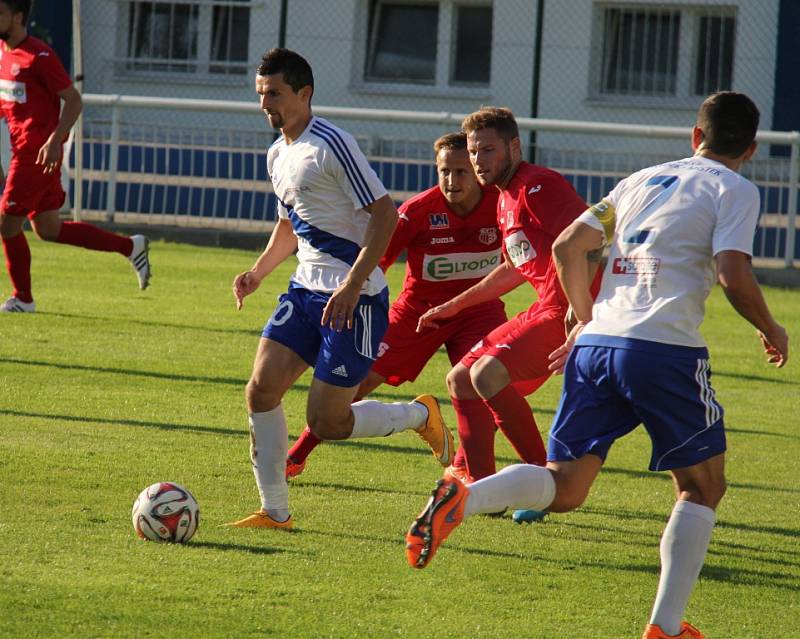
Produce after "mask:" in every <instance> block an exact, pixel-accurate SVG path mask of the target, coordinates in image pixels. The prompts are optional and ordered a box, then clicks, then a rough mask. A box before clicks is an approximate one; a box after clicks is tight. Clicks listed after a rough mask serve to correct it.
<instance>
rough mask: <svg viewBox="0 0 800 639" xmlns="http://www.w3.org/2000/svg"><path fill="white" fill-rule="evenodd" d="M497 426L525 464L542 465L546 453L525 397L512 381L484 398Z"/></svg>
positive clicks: (545, 458) (545, 459)
mask: <svg viewBox="0 0 800 639" xmlns="http://www.w3.org/2000/svg"><path fill="white" fill-rule="evenodd" d="M484 401H485V403H486V405H487V406H488V407H489V409H490V410H491V412H492V415H494V421H495V423H496V424H497V427H498V428H499V429H500V430H501V431H503V434H504V435H505V436H506V438H507V439H508V441H509V442H510V443H511V445H512V446H513V447H514V450H515V451H517V454H518V455H519V457H520V459H521V460H522V461H524V462H525V463H526V464H536V465H537V466H544V464H545V462H546V461H547V453H546V451H545V449H544V442H542V436H541V435H540V434H539V428H538V427H537V426H536V420H535V419H534V418H533V413H532V412H531V407H530V406H529V405H528V402H527V400H526V399H525V398H524V397H523V396H522V395H521V394H520V393H519V391H517V390H516V389H515V388H514V387H513V386H512V385H511V384H509V385H508V386H506V387H505V388H504V389H503V390H501V391H500V392H499V393H497V394H496V395H495V396H494V397H491V398H489V399H487V400H484Z"/></svg>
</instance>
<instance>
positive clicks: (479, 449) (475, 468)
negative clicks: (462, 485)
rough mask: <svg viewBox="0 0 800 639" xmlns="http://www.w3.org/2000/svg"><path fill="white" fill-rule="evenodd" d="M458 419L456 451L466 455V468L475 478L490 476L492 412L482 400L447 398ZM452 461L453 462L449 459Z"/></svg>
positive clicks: (492, 435) (491, 469)
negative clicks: (451, 403) (458, 444)
mask: <svg viewBox="0 0 800 639" xmlns="http://www.w3.org/2000/svg"><path fill="white" fill-rule="evenodd" d="M451 400H452V402H453V409H454V410H455V411H456V418H457V420H458V439H459V443H460V444H461V446H460V448H459V450H463V452H462V455H463V456H464V457H466V461H467V471H468V472H469V475H470V476H471V477H472V478H473V479H475V480H478V479H483V478H484V477H488V476H489V475H494V473H495V471H496V467H495V464H494V431H495V424H494V418H493V417H492V413H491V412H490V411H489V409H488V408H487V407H486V404H484V403H483V400H482V399H457V398H455V397H452V398H451ZM453 463H454V464H455V462H453Z"/></svg>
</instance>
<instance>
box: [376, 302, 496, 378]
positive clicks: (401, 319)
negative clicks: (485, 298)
mask: <svg viewBox="0 0 800 639" xmlns="http://www.w3.org/2000/svg"><path fill="white" fill-rule="evenodd" d="M429 308H431V307H430V305H429V304H427V303H425V302H418V301H415V300H413V299H408V298H400V299H398V300H397V301H396V302H395V303H394V304H392V307H391V308H390V309H389V328H388V329H387V331H386V333H385V334H384V336H383V341H382V342H381V345H380V347H379V349H378V359H377V360H375V363H374V364H373V365H372V370H373V371H375V372H376V373H377V374H378V375H380V376H381V377H384V378H386V383H387V384H390V385H392V386H399V385H400V384H402V383H404V382H410V381H414V380H415V379H416V378H417V375H419V374H420V372H421V371H422V369H423V368H424V367H425V364H427V363H428V360H430V358H431V357H433V355H434V353H436V351H437V350H438V349H439V347H440V346H442V345H444V346H445V348H446V349H447V356H448V357H449V358H450V363H451V364H455V363H456V362H458V361H459V360H461V358H462V357H464V355H465V354H466V353H468V352H469V349H470V348H472V347H473V346H475V344H477V343H478V342H479V341H480V340H481V339H482V338H483V337H484V336H485V335H486V334H487V333H489V332H490V331H492V330H493V329H495V328H496V327H498V326H500V325H501V324H503V323H504V322H505V321H506V312H505V309H504V306H503V304H502V303H500V302H499V301H497V302H489V303H486V304H480V305H478V306H474V307H472V308H468V309H466V310H464V311H462V312H461V313H459V314H458V315H457V316H456V317H454V318H452V319H448V320H444V321H443V322H441V323H440V324H439V326H438V328H429V329H426V330H425V331H423V332H422V333H417V321H418V320H419V318H420V315H422V314H423V313H424V312H425V311H427V310H428V309H429Z"/></svg>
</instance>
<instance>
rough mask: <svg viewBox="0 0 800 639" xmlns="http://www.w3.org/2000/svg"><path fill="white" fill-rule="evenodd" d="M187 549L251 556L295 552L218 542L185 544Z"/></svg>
mask: <svg viewBox="0 0 800 639" xmlns="http://www.w3.org/2000/svg"><path fill="white" fill-rule="evenodd" d="M186 547H187V548H207V549H210V550H222V551H225V552H246V553H249V554H251V555H278V554H281V553H293V552H297V551H295V550H287V549H285V548H274V547H272V546H246V545H245V544H227V543H223V542H220V541H192V542H191V543H189V544H186Z"/></svg>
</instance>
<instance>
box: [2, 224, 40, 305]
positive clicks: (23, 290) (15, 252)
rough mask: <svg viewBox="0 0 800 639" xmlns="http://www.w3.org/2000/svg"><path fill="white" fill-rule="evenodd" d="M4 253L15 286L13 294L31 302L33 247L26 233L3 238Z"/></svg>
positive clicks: (9, 274)
mask: <svg viewBox="0 0 800 639" xmlns="http://www.w3.org/2000/svg"><path fill="white" fill-rule="evenodd" d="M3 253H5V256H6V269H7V270H8V277H9V279H11V285H12V286H13V287H14V292H13V293H12V295H13V296H14V297H16V298H17V299H18V300H21V301H23V302H26V303H28V304H30V303H31V302H32V301H33V295H32V294H31V249H30V247H29V246H28V240H26V239H25V233H20V234H19V235H15V236H14V237H9V238H5V237H4V238H3Z"/></svg>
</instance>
